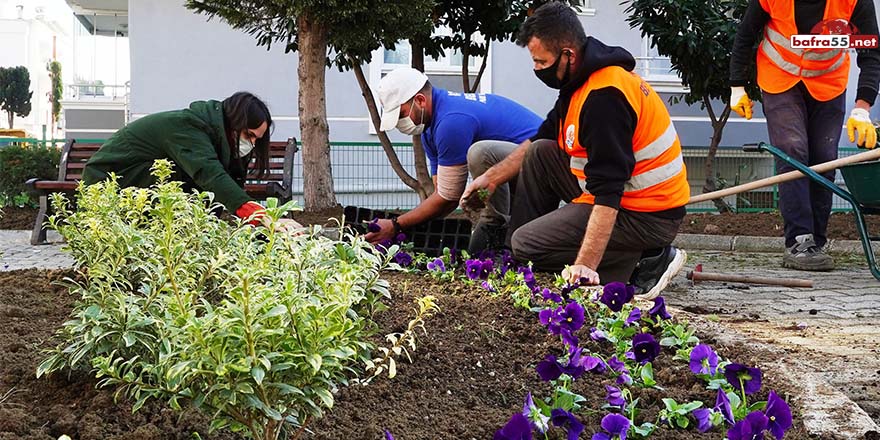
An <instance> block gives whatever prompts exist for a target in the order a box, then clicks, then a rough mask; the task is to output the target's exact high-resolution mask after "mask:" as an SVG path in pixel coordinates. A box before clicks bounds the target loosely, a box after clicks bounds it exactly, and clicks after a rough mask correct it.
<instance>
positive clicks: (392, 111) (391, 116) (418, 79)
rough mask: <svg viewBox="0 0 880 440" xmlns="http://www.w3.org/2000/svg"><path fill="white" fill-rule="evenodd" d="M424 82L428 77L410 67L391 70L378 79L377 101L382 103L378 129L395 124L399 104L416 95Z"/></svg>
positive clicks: (383, 129) (388, 128)
mask: <svg viewBox="0 0 880 440" xmlns="http://www.w3.org/2000/svg"><path fill="white" fill-rule="evenodd" d="M426 82H428V77H427V76H425V74H424V73H422V72H419V71H418V70H416V69H413V68H412V67H401V68H399V69H395V70H392V71H391V72H389V73H388V75H385V77H384V78H382V79H381V80H380V81H379V102H380V103H381V104H382V123H381V124H379V130H381V131H388V130H391V129H392V128H394V127H396V126H397V121H398V120H399V119H400V106H401V105H402V104H405V103H407V102H409V100H411V99H412V97H413V96H416V93H419V90H422V87H424V86H425V83H426Z"/></svg>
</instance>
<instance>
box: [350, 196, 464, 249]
mask: <svg viewBox="0 0 880 440" xmlns="http://www.w3.org/2000/svg"><path fill="white" fill-rule="evenodd" d="M344 213H345V225H346V226H348V227H351V228H353V229H355V230H356V231H358V232H360V233H365V232H366V224H367V223H368V222H370V221H372V220H373V219H374V218H393V217H397V216H398V215H399V214H396V213H390V212H387V211H382V210H378V209H369V208H360V207H357V206H346V207H345V208H344ZM472 228H473V226H472V224H471V222H470V220H467V219H456V218H443V219H434V220H431V221H429V222H425V223H422V224H421V225H418V226H415V227H412V228H410V229H407V230H404V231H403V232H404V233H405V234H406V236H407V240H409V241H411V242H412V243H413V250H414V251H416V252H422V253H424V254H426V255H430V256H438V255H440V254H442V253H443V248H450V249H459V250H467V248H468V244H469V243H470V240H471V229H472Z"/></svg>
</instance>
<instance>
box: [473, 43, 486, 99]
mask: <svg viewBox="0 0 880 440" xmlns="http://www.w3.org/2000/svg"><path fill="white" fill-rule="evenodd" d="M488 60H489V49H488V48H487V49H486V54H485V55H483V63H482V64H480V71H479V72H477V77H476V78H474V85H473V87H472V88H471V89H472V90H471V93H477V90H480V81H481V80H482V79H483V73H484V72H485V71H486V62H487V61H488Z"/></svg>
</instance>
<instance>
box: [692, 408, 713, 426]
mask: <svg viewBox="0 0 880 440" xmlns="http://www.w3.org/2000/svg"><path fill="white" fill-rule="evenodd" d="M691 414H693V416H694V419H695V420H696V421H697V431H700V432H707V431H709V430H710V429H712V420H711V417H712V410H710V409H706V408H699V409H695V410H694V411H693V412H692V413H691Z"/></svg>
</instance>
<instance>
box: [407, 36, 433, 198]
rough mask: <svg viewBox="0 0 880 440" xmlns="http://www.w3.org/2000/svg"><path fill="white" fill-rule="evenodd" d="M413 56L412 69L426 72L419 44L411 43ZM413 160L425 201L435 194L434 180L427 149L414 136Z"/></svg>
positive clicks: (420, 193) (423, 56) (420, 138)
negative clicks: (426, 152) (429, 170)
mask: <svg viewBox="0 0 880 440" xmlns="http://www.w3.org/2000/svg"><path fill="white" fill-rule="evenodd" d="M410 52H411V54H412V67H413V69H416V70H418V71H419V72H424V71H425V51H424V50H422V46H421V45H420V44H418V43H415V42H412V41H410ZM413 160H414V164H415V167H416V178H417V179H418V180H419V186H420V188H421V189H420V190H419V191H417V192H418V193H419V198H420V199H421V200H425V199H427V198H428V196H430V195H431V194H433V193H434V180H433V179H431V173H429V172H428V159H427V157H426V156H425V147H424V146H423V145H422V137H421V136H413Z"/></svg>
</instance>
